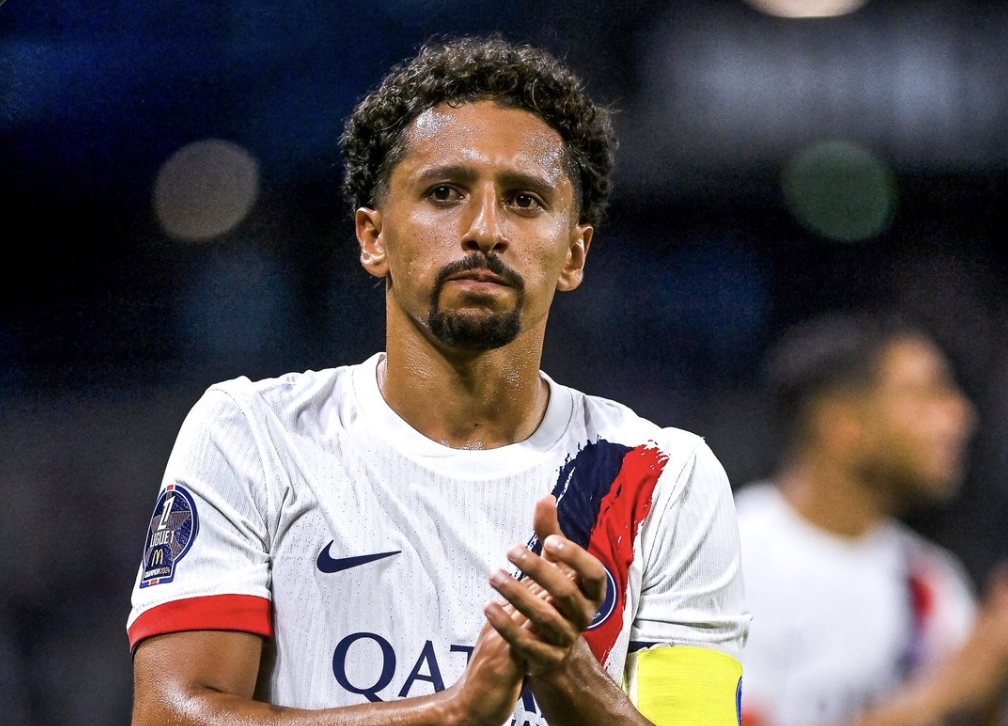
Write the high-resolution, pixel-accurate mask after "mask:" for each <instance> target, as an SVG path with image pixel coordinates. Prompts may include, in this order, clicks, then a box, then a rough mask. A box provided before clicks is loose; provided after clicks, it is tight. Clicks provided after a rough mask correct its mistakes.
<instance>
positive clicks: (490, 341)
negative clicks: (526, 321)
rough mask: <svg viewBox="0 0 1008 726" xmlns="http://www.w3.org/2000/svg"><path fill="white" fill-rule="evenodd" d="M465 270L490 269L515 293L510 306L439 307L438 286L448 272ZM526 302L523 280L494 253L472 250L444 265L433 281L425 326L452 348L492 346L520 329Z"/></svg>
mask: <svg viewBox="0 0 1008 726" xmlns="http://www.w3.org/2000/svg"><path fill="white" fill-rule="evenodd" d="M468 270H489V271H490V272H492V273H494V274H495V275H497V276H498V277H500V278H501V279H502V280H504V281H505V282H506V283H507V284H509V285H510V286H511V287H513V288H514V289H515V291H516V292H517V293H518V295H517V300H516V302H515V305H514V307H513V308H512V309H511V310H508V311H505V312H499V313H483V314H476V313H460V312H453V311H444V310H441V309H440V304H439V301H440V299H441V289H442V288H443V287H444V284H445V281H446V280H447V279H448V277H449V276H451V275H455V274H458V273H460V272H466V271H468ZM524 302H525V281H524V280H523V279H522V278H521V276H520V275H519V274H518V273H517V272H515V271H514V270H512V269H510V268H509V267H507V266H506V265H505V264H504V263H503V262H501V261H500V258H499V257H497V256H495V255H484V254H482V253H480V252H472V253H470V254H469V255H467V256H466V257H464V258H463V259H461V260H458V261H457V262H453V263H451V264H449V265H446V266H445V267H443V268H442V269H441V270H440V272H438V276H437V278H436V279H435V281H434V292H433V295H432V297H431V307H430V312H429V313H428V314H427V327H428V328H430V331H431V333H433V334H434V337H436V338H437V339H438V340H439V341H441V342H442V343H444V344H445V345H447V346H450V347H452V348H462V349H465V350H493V349H494V348H500V347H502V346H505V345H507V344H508V343H510V342H511V341H513V340H514V339H515V338H517V337H518V333H519V332H520V330H521V310H522V305H523V303H524Z"/></svg>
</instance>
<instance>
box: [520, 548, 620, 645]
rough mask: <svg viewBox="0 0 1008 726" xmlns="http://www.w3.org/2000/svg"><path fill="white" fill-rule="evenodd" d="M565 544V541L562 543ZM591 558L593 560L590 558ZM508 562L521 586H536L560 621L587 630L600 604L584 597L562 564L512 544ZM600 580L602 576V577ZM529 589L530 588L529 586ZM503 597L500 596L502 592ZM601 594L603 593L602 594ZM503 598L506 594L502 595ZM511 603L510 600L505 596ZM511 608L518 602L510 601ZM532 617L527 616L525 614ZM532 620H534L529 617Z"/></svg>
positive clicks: (574, 579)
mask: <svg viewBox="0 0 1008 726" xmlns="http://www.w3.org/2000/svg"><path fill="white" fill-rule="evenodd" d="M564 541H566V540H564ZM593 559H594V558H593ZM508 560H510V561H511V562H512V563H513V564H514V565H515V566H516V567H517V568H518V569H519V570H521V571H522V573H523V574H524V575H525V578H524V579H523V580H522V582H523V584H524V583H534V584H535V585H538V586H539V587H540V588H541V589H542V590H543V591H544V592H545V593H546V594H547V595H548V601H549V602H550V603H551V605H553V606H555V608H556V609H557V610H559V611H560V613H561V614H562V615H563V617H564V618H566V619H568V620H570V621H571V622H572V623H573V624H574V625H575V626H576V627H577V629H578V632H580V631H581V630H583V629H584V628H585V627H587V625H588V623H589V622H591V619H592V617H593V616H594V614H595V612H596V611H597V610H598V607H599V605H600V604H601V598H599V600H598V602H595V601H594V600H593V599H592V598H590V597H588V596H586V594H585V593H584V592H583V591H582V587H581V584H580V582H579V581H578V578H577V576H576V573H575V577H574V578H573V579H572V578H571V577H570V575H569V574H568V570H567V568H566V566H565V565H563V563H561V564H560V565H557V564H554V563H552V562H550V561H549V560H547V559H545V558H544V557H540V556H539V555H537V554H535V553H534V552H532V551H531V550H529V549H528V548H527V547H522V546H520V545H516V546H514V547H512V548H511V549H510V550H508ZM603 577H604V575H603ZM528 586H529V587H531V586H532V585H531V584H529V585H528ZM502 594H504V593H502ZM604 594H605V591H604V590H603V595H604ZM505 596H506V597H508V595H506V594H505ZM508 599H509V600H511V598H510V597H508ZM511 601H512V602H513V603H514V604H515V607H519V609H521V608H520V606H519V603H518V602H515V601H514V600H511ZM529 617H530V618H532V616H531V615H529ZM532 619H533V620H534V618H532Z"/></svg>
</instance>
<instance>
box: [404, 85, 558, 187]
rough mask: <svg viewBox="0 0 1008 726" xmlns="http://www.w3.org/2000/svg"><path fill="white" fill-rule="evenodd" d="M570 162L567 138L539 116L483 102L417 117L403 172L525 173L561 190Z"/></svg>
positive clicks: (437, 108)
mask: <svg viewBox="0 0 1008 726" xmlns="http://www.w3.org/2000/svg"><path fill="white" fill-rule="evenodd" d="M565 162H566V149H565V147H564V143H563V139H562V138H561V136H560V134H559V133H558V132H557V131H556V130H555V129H553V128H552V127H551V126H549V125H548V124H547V123H546V122H545V121H543V120H542V119H541V118H540V117H539V116H536V115H535V114H533V113H530V112H529V111H525V110H523V109H518V108H509V107H505V106H500V105H498V104H496V103H494V102H493V101H477V102H473V103H464V104H461V105H459V106H449V105H447V104H441V105H439V106H435V107H433V108H430V109H427V110H426V111H424V112H423V113H421V114H420V115H419V116H417V117H416V118H415V119H414V120H413V122H412V123H411V124H410V125H409V127H407V130H406V148H405V153H404V155H403V158H402V160H401V161H400V163H399V165H398V167H405V169H406V170H408V171H409V172H410V173H413V172H416V171H417V170H418V169H420V168H423V167H426V166H438V165H450V166H456V165H461V166H467V167H473V168H481V169H486V170H499V171H501V172H520V173H525V174H534V175H536V176H538V177H541V179H542V181H544V182H547V183H549V184H550V185H551V186H555V187H557V188H561V187H564V186H570V183H571V180H570V178H569V175H568V173H567V166H566V163H565ZM398 167H397V168H398ZM393 175H395V172H393Z"/></svg>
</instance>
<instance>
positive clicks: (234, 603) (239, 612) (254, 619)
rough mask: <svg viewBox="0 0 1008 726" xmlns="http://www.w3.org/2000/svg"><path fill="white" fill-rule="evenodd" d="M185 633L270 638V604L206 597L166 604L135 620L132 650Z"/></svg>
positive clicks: (245, 598)
mask: <svg viewBox="0 0 1008 726" xmlns="http://www.w3.org/2000/svg"><path fill="white" fill-rule="evenodd" d="M184 630H242V631H245V632H249V633H255V634H256V635H262V636H265V637H267V638H271V637H273V618H272V617H271V612H270V601H269V600H268V599H266V598H264V597H258V596H256V595H207V596H205V597H192V598H187V599H185V600H173V601H172V602H166V603H164V604H163V605H158V606H156V607H153V608H151V609H150V610H147V611H145V612H143V613H142V614H141V615H140V616H139V617H138V618H137V619H136V620H134V621H133V625H132V626H130V629H129V641H130V650H131V651H132V650H133V649H135V648H136V647H137V645H138V644H139V643H140V641H141V640H143V639H144V638H149V637H151V636H152V635H163V634H165V633H177V632H181V631H184Z"/></svg>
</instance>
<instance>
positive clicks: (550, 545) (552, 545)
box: [543, 534, 564, 552]
mask: <svg viewBox="0 0 1008 726" xmlns="http://www.w3.org/2000/svg"><path fill="white" fill-rule="evenodd" d="M543 544H544V545H545V547H546V548H547V549H548V550H550V551H552V552H559V551H560V550H562V549H563V546H564V543H563V540H562V539H560V538H559V537H557V536H556V535H555V534H551V535H550V536H549V537H547V538H546V541H545V542H544V543H543Z"/></svg>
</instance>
